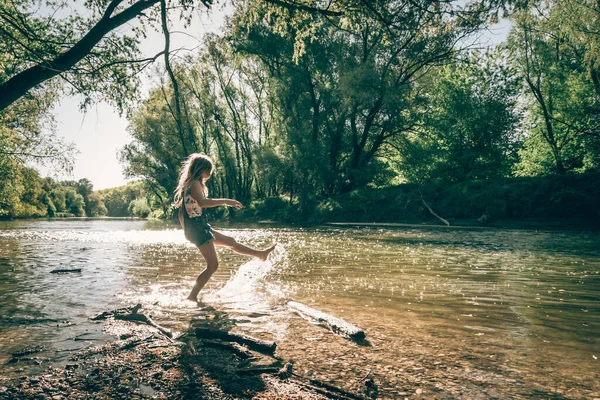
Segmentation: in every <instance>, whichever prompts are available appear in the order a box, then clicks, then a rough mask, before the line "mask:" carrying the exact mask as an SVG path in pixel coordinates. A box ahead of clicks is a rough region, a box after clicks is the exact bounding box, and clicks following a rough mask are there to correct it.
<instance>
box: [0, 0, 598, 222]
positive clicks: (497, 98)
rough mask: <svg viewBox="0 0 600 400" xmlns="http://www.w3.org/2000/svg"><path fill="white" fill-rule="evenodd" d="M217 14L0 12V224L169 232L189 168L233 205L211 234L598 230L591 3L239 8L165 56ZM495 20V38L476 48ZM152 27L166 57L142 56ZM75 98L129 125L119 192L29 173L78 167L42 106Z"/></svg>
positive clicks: (123, 6) (418, 1) (111, 7)
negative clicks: (495, 223) (175, 32)
mask: <svg viewBox="0 0 600 400" xmlns="http://www.w3.org/2000/svg"><path fill="white" fill-rule="evenodd" d="M39 4H44V5H45V7H47V8H52V9H54V10H55V11H56V12H55V13H52V14H50V13H43V12H38V13H37V14H36V13H32V12H30V11H31V10H33V9H34V8H35V7H36V5H39ZM216 6H217V5H211V4H210V3H203V4H196V5H195V4H192V3H190V2H188V1H186V0H181V1H174V2H172V3H167V2H165V1H164V0H161V1H160V2H158V1H145V2H143V1H133V0H132V1H129V2H125V3H123V2H122V1H118V0H113V1H112V2H110V1H106V0H104V1H88V2H86V3H85V6H84V7H85V8H84V9H83V10H81V13H80V14H77V13H75V14H72V15H70V16H65V17H64V18H63V19H60V18H59V17H58V15H60V14H61V13H63V14H64V12H65V10H66V9H65V8H64V7H65V5H64V4H62V5H61V4H59V3H54V2H50V1H49V2H38V1H34V0H13V1H8V0H0V35H2V36H3V40H2V41H0V65H2V68H1V69H0V99H1V100H0V119H1V121H2V124H1V125H0V218H18V217H21V218H23V217H64V216H80V217H81V216H89V217H92V216H137V217H156V218H171V217H172V216H173V209H172V206H171V202H172V200H173V196H172V194H173V190H174V189H175V186H176V183H177V174H178V169H179V166H180V165H181V162H182V161H183V160H184V159H185V157H186V156H187V155H189V154H191V153H193V152H202V153H207V154H209V155H211V156H212V157H213V159H214V160H215V164H216V171H215V173H214V174H213V177H212V178H211V180H210V181H209V183H208V185H209V190H210V193H211V196H212V197H228V198H235V199H238V200H239V201H241V202H242V203H244V204H246V208H245V209H244V210H242V211H241V212H237V213H233V212H232V211H228V210H223V209H222V210H214V211H215V212H214V213H213V214H214V215H213V216H214V217H217V218H234V219H235V218H243V219H274V220H281V221H286V222H323V221H367V222H369V221H370V222H373V221H381V222H415V221H424V220H429V219H435V218H434V217H433V215H432V214H433V212H434V211H433V210H435V212H436V213H437V214H439V215H441V216H442V217H443V218H445V219H461V218H466V219H469V218H470V219H474V220H478V221H479V222H487V221H489V220H496V219H507V218H508V219H511V218H512V219H514V218H517V219H518V218H529V217H535V218H559V217H560V218H581V219H586V220H592V221H598V220H599V219H600V209H599V208H598V204H600V179H599V178H600V77H599V74H600V52H599V49H600V43H599V41H600V6H599V4H598V3H597V2H593V1H591V0H583V1H574V0H565V1H561V2H558V1H540V0H536V1H533V2H525V3H520V2H506V1H501V2H499V1H487V0H481V1H473V2H466V3H465V2H444V1H437V0H409V1H400V2H398V1H392V0H384V1H378V2H371V1H368V0H353V1H349V2H348V1H346V2H341V1H331V2H319V1H287V0H282V1H276V0H271V1H261V0H245V1H235V2H234V3H233V6H234V7H235V10H234V12H233V14H232V16H231V18H230V19H229V20H228V22H227V24H226V29H225V30H224V31H223V32H222V33H221V34H209V35H206V36H205V37H204V38H203V39H202V40H203V42H202V45H201V46H199V47H198V48H197V50H196V51H195V52H194V53H193V54H186V55H176V56H173V55H172V53H173V52H172V50H173V49H170V47H169V38H170V36H169V34H170V32H169V24H172V21H173V20H175V19H182V20H183V21H189V20H191V15H192V13H193V12H196V11H197V9H198V8H202V9H203V10H209V9H210V7H216ZM134 7H137V8H135V9H134ZM143 7H146V8H143ZM142 8H143V9H142ZM146 9H148V10H150V12H148V13H145V12H143V11H144V10H146ZM140 10H141V11H140ZM136 13H137V14H136ZM209 15H210V14H209ZM119 18H120V19H119ZM126 18H130V19H126ZM131 19H137V21H138V22H139V24H138V25H135V28H134V29H132V30H131V32H128V33H124V32H123V31H122V30H118V29H115V28H114V26H115V25H117V23H119V22H121V20H126V21H129V20H131ZM499 20H501V21H503V22H504V23H506V24H508V25H509V26H510V28H509V32H508V35H507V37H506V39H505V40H504V41H502V42H501V43H499V44H497V45H493V46H489V45H484V44H482V41H481V36H482V34H483V33H484V32H485V31H486V29H489V27H490V26H493V25H494V24H495V23H497V22H498V21H499ZM150 27H154V28H155V29H159V30H161V31H162V33H163V34H164V38H165V50H164V51H163V52H161V53H162V54H157V55H156V56H155V57H152V58H140V50H139V46H140V43H141V41H143V40H144V36H145V29H150ZM102 29H104V30H105V32H104V33H103V34H102V35H100V33H98V31H102ZM94 35H96V36H97V37H96V39H97V40H96V42H95V43H92V42H90V40H92V39H90V37H93V36H94ZM98 35H100V36H99V37H98ZM86 46H87V47H86ZM156 63H160V67H158V68H147V67H148V66H149V65H151V64H156ZM148 71H151V72H148ZM142 74H148V75H149V77H150V78H151V81H152V82H154V86H153V87H152V88H151V90H150V91H149V93H148V94H147V95H143V94H141V92H140V91H139V90H138V89H137V87H138V86H139V82H140V77H141V76H142ZM34 78H35V79H34ZM19 93H20V94H19ZM74 94H77V95H79V96H81V97H82V98H83V101H82V104H81V107H82V108H83V109H86V108H88V107H89V106H90V105H92V104H94V103H96V102H100V101H102V102H108V103H110V104H112V105H114V107H116V108H117V109H118V110H120V111H121V112H123V113H124V114H125V115H127V119H128V122H129V128H128V134H129V135H130V138H131V140H130V142H129V144H127V145H126V146H124V147H123V148H122V149H121V150H120V152H119V160H120V162H121V164H122V166H123V171H124V174H125V176H127V177H128V178H130V179H132V181H133V183H130V184H128V185H127V186H124V187H121V188H114V189H107V190H104V191H94V190H93V187H92V185H91V182H90V181H89V180H87V179H81V180H79V181H64V182H58V181H55V180H54V179H52V178H43V177H41V176H40V175H39V173H38V172H37V171H36V165H46V166H50V168H52V169H55V170H57V171H69V169H70V168H72V165H73V158H74V155H75V152H76V149H74V148H73V146H72V145H70V144H69V143H64V142H63V141H62V139H61V138H60V135H59V132H57V128H56V122H55V120H54V116H53V114H52V107H53V106H54V105H56V104H57V102H58V101H59V99H60V97H61V96H65V95H74ZM124 134H125V133H124Z"/></svg>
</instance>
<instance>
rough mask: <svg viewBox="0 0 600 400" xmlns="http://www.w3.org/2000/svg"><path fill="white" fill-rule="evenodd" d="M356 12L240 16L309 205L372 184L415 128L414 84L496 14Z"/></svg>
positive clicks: (446, 7)
mask: <svg viewBox="0 0 600 400" xmlns="http://www.w3.org/2000/svg"><path fill="white" fill-rule="evenodd" d="M261 5H262V6H264V7H265V9H262V10H261V9H260V6H261ZM353 5H355V6H356V7H355V8H352V11H349V12H347V13H345V14H344V15H343V16H341V17H328V18H309V17H307V16H306V15H303V14H301V13H299V12H296V11H294V10H289V9H284V10H279V11H277V10H275V9H273V7H272V6H270V5H269V4H262V3H261V4H258V5H256V4H255V3H252V4H251V7H252V6H254V7H255V8H253V9H252V10H253V12H254V13H255V14H258V15H261V14H260V13H261V12H262V13H264V14H262V15H263V16H264V19H261V18H257V17H256V16H254V18H252V19H249V18H247V12H246V13H244V12H240V13H239V14H238V16H237V18H236V19H235V24H236V25H235V30H234V31H233V32H232V33H230V34H229V36H230V37H232V38H234V39H233V40H234V41H235V42H236V47H237V48H238V49H239V50H240V51H243V52H245V53H247V54H252V55H256V56H257V57H258V58H259V59H260V60H261V62H263V63H264V65H265V68H267V70H268V71H269V72H270V74H271V76H273V77H274V78H275V79H276V80H277V81H278V82H279V84H278V85H277V86H276V87H275V90H276V97H277V98H278V101H277V102H278V104H279V105H280V108H279V111H280V113H281V117H282V119H283V120H284V129H285V135H286V144H287V145H288V146H290V147H289V148H288V149H287V150H286V153H287V158H288V159H290V158H291V160H290V162H291V163H293V164H294V166H293V168H292V169H293V170H296V171H298V173H299V174H300V175H301V177H300V179H301V180H300V189H299V191H300V193H302V194H303V195H306V194H310V193H316V194H317V195H333V194H336V193H340V192H344V191H348V190H351V189H353V188H356V187H359V186H364V185H365V184H367V183H369V182H371V181H372V180H373V179H374V176H375V174H376V173H377V171H378V170H379V169H380V167H381V165H382V163H381V160H380V158H379V157H380V155H381V153H382V149H383V148H384V146H385V145H386V144H387V143H390V142H392V141H394V140H396V139H397V138H398V137H399V136H402V135H404V134H405V133H406V132H407V131H408V130H410V129H411V127H412V126H413V125H414V123H415V121H414V118H413V116H412V113H413V110H414V108H415V107H416V106H417V105H418V104H417V103H418V96H417V92H416V91H415V89H414V88H415V86H414V85H415V82H416V81H418V80H419V79H420V78H421V77H422V76H423V75H424V74H426V73H427V72H428V71H429V69H430V68H431V67H433V66H435V65H438V64H441V63H443V62H445V61H447V60H448V59H450V58H451V57H452V56H453V54H455V53H456V52H458V51H459V50H460V49H458V48H457V46H456V43H457V41H459V39H461V38H463V37H465V36H467V35H469V34H470V33H472V32H473V31H474V30H476V29H478V28H479V27H480V25H481V24H482V23H483V21H484V19H485V18H484V16H485V15H487V14H486V12H487V11H489V10H488V9H487V8H486V7H485V6H483V4H482V3H478V4H477V5H472V6H469V7H474V8H470V9H469V10H465V9H460V8H455V6H454V5H452V4H449V3H442V2H437V1H419V2H418V3H416V4H415V3H414V2H392V1H390V2H387V1H384V2H379V3H377V4H373V3H371V2H366V1H365V2H361V1H358V2H356V3H353ZM478 7H479V8H478ZM257 10H258V11H257ZM407 10H409V11H410V12H407ZM467 11H468V12H467ZM251 15H253V14H251ZM284 20H286V21H287V20H291V21H296V22H295V23H289V24H287V23H285V22H283V21H284ZM307 32H308V33H307ZM309 203H310V201H309ZM307 206H308V207H310V206H309V205H308V204H307Z"/></svg>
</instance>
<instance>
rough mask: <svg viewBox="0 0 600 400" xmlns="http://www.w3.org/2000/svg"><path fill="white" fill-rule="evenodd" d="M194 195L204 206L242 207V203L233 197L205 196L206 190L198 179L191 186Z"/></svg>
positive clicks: (199, 203)
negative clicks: (213, 197) (209, 197)
mask: <svg viewBox="0 0 600 400" xmlns="http://www.w3.org/2000/svg"><path fill="white" fill-rule="evenodd" d="M190 189H191V190H190V192H191V194H192V197H193V199H194V200H196V202H197V203H198V205H199V206H200V207H202V208H210V207H218V206H230V207H235V208H242V207H243V206H242V203H240V202H239V201H237V200H232V199H208V198H206V197H204V191H203V190H202V185H201V184H200V182H198V181H194V182H193V183H192V186H191V187H190Z"/></svg>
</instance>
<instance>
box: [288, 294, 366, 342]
mask: <svg viewBox="0 0 600 400" xmlns="http://www.w3.org/2000/svg"><path fill="white" fill-rule="evenodd" d="M285 304H286V306H287V307H288V309H290V310H291V311H293V312H295V313H296V314H298V315H300V316H301V317H302V318H304V319H308V320H313V321H315V322H316V323H317V324H319V325H321V326H323V327H325V328H328V329H330V330H331V331H332V332H333V333H336V334H338V335H341V336H345V337H347V338H350V339H352V340H356V341H361V340H364V338H365V336H366V334H365V332H364V331H363V330H362V329H360V328H359V327H357V326H355V325H352V324H351V323H349V322H346V321H344V320H343V319H341V318H338V317H334V316H333V315H330V314H326V313H324V312H322V311H319V310H316V309H314V308H312V307H309V306H306V305H304V304H301V303H298V302H296V301H292V300H288V301H287V302H286V303H285Z"/></svg>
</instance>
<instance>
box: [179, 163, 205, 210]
mask: <svg viewBox="0 0 600 400" xmlns="http://www.w3.org/2000/svg"><path fill="white" fill-rule="evenodd" d="M213 168H214V164H213V161H212V159H211V158H210V157H209V156H207V155H206V154H201V153H193V154H190V155H189V157H188V158H186V159H185V161H184V162H183V164H182V165H181V170H179V184H178V185H177V188H176V189H175V198H174V202H173V207H175V208H179V207H181V203H182V202H183V192H184V191H185V190H186V189H187V188H189V187H190V185H191V184H192V182H193V181H199V182H200V184H201V185H202V188H203V189H204V195H205V196H206V195H207V194H208V193H207V192H208V189H207V188H206V186H205V185H204V181H203V179H202V174H203V173H204V172H211V173H212V171H213Z"/></svg>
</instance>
